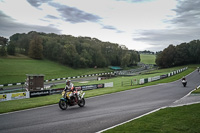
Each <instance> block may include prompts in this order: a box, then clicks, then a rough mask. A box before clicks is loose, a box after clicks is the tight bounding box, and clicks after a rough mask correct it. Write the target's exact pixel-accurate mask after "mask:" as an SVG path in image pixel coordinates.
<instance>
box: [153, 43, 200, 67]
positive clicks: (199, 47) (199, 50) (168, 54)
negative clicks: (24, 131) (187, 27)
mask: <svg viewBox="0 0 200 133" xmlns="http://www.w3.org/2000/svg"><path fill="white" fill-rule="evenodd" d="M199 54H200V41H199V40H193V41H191V42H189V43H182V44H180V45H177V46H174V45H169V46H168V47H167V48H165V49H164V50H163V51H162V52H160V53H158V54H157V57H156V64H157V65H158V66H159V67H162V68H166V67H172V66H178V65H186V64H197V63H200V56H199Z"/></svg>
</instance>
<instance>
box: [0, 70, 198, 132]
mask: <svg viewBox="0 0 200 133" xmlns="http://www.w3.org/2000/svg"><path fill="white" fill-rule="evenodd" d="M186 78H187V80H188V85H187V87H186V88H184V87H183V86H182V84H181V81H180V80H178V81H175V82H172V83H167V84H160V85H155V86H150V87H143V88H139V89H134V90H128V91H123V92H119V93H114V94H108V95H103V96H98V97H93V98H88V99H86V106H85V107H83V108H80V107H78V106H74V107H69V108H68V110H66V111H63V110H60V108H59V107H58V104H56V105H51V106H46V107H41V108H36V109H30V110H25V111H19V112H14V113H8V114H1V115H0V121H1V123H0V133H27V132H28V133H41V132H42V133H51V132H53V133H66V132H69V133H78V132H81V133H94V132H97V131H100V130H103V129H105V128H108V127H111V126H114V125H116V124H119V123H122V122H124V121H127V120H130V119H132V118H135V117H138V116H140V115H142V114H144V113H147V112H150V111H152V110H154V109H157V108H160V107H164V106H168V105H170V104H172V103H173V102H175V101H176V100H178V99H180V98H182V97H183V96H185V95H186V94H188V93H189V92H190V91H191V90H193V89H194V88H195V87H196V86H198V85H199V84H200V75H199V74H198V73H197V72H193V73H191V74H190V75H188V76H187V77H186Z"/></svg>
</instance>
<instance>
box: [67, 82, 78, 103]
mask: <svg viewBox="0 0 200 133" xmlns="http://www.w3.org/2000/svg"><path fill="white" fill-rule="evenodd" d="M67 89H68V90H70V91H72V92H71V94H72V96H71V97H74V98H75V97H77V95H75V94H74V91H75V90H74V84H73V83H72V82H71V80H66V86H65V90H67ZM69 94H70V93H68V96H69ZM75 101H76V102H77V98H75Z"/></svg>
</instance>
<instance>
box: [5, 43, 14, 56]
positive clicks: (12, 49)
mask: <svg viewBox="0 0 200 133" xmlns="http://www.w3.org/2000/svg"><path fill="white" fill-rule="evenodd" d="M7 52H8V54H9V55H15V45H14V44H13V43H12V42H10V43H9V44H8V46H7Z"/></svg>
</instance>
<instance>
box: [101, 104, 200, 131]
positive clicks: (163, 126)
mask: <svg viewBox="0 0 200 133" xmlns="http://www.w3.org/2000/svg"><path fill="white" fill-rule="evenodd" d="M199 114H200V104H194V105H189V106H183V107H175V108H166V109H162V110H160V111H157V112H154V113H152V114H150V115H147V116H144V117H141V118H139V119H136V120H134V121H131V122H128V123H126V124H124V125H121V126H118V127H116V128H113V129H110V130H108V131H105V133H113V132H115V133H130V132H131V133H199V131H200V126H199V123H200V115H199Z"/></svg>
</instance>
